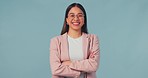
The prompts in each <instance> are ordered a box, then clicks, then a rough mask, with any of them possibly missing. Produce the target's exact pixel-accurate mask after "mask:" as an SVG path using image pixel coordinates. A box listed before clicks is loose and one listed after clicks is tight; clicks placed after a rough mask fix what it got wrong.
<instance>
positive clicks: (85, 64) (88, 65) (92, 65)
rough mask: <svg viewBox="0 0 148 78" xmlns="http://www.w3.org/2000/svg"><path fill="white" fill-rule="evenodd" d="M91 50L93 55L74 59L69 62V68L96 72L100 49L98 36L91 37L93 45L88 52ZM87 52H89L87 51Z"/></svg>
mask: <svg viewBox="0 0 148 78" xmlns="http://www.w3.org/2000/svg"><path fill="white" fill-rule="evenodd" d="M91 52H93V54H94V57H93V58H92V57H89V58H88V59H85V60H74V61H72V63H71V64H70V66H69V67H70V68H72V69H75V70H78V71H82V72H88V73H89V72H96V71H97V69H98V66H99V60H100V49H99V41H98V37H97V36H96V35H94V39H93V46H92V50H91V51H90V53H91ZM88 53H89V52H88Z"/></svg>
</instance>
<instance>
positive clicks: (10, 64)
mask: <svg viewBox="0 0 148 78" xmlns="http://www.w3.org/2000/svg"><path fill="white" fill-rule="evenodd" d="M73 2H79V3H81V4H82V5H83V6H84V7H85V9H86V11H87V16H88V29H89V33H93V34H96V35H98V36H99V39H100V48H101V60H100V67H99V70H98V71H97V77H98V78H148V67H147V66H148V61H147V60H148V0H0V78H50V77H51V72H50V68H49V43H50V39H51V38H52V37H54V36H57V35H59V34H60V32H61V28H62V25H63V21H64V14H65V9H66V8H67V6H68V5H69V4H71V3H73Z"/></svg>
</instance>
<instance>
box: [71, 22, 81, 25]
mask: <svg viewBox="0 0 148 78" xmlns="http://www.w3.org/2000/svg"><path fill="white" fill-rule="evenodd" d="M72 24H74V25H78V24H80V23H78V22H74V23H72Z"/></svg>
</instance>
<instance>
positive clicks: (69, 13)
mask: <svg viewBox="0 0 148 78" xmlns="http://www.w3.org/2000/svg"><path fill="white" fill-rule="evenodd" d="M69 14H74V13H69ZM78 14H83V13H78Z"/></svg>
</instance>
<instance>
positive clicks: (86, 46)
mask: <svg viewBox="0 0 148 78" xmlns="http://www.w3.org/2000/svg"><path fill="white" fill-rule="evenodd" d="M82 41H83V52H84V59H87V58H88V49H89V37H88V35H87V34H86V33H83V34H82Z"/></svg>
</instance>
